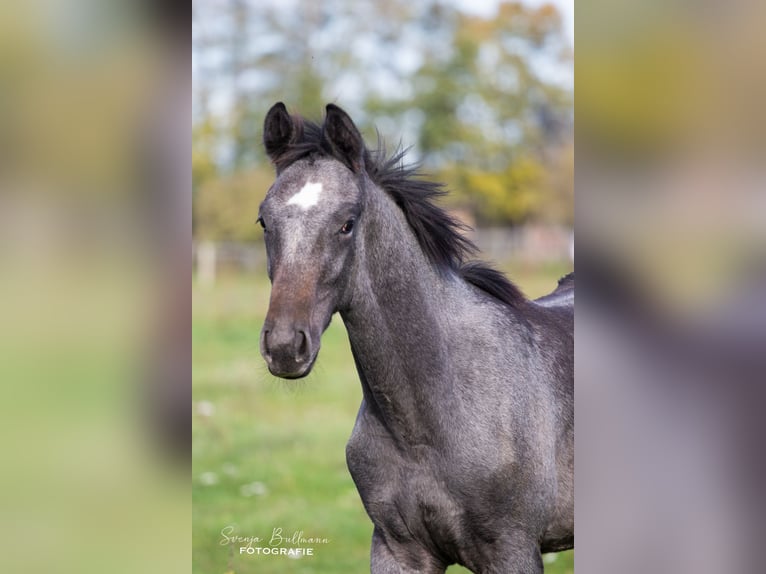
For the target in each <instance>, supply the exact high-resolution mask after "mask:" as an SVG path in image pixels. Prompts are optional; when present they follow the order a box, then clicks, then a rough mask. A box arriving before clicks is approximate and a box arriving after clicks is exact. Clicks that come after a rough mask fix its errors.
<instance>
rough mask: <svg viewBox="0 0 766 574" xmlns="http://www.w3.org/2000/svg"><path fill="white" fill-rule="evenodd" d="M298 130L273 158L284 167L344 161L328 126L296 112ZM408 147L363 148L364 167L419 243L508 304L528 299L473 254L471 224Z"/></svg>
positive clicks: (441, 264) (441, 265) (443, 265)
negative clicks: (456, 213)
mask: <svg viewBox="0 0 766 574" xmlns="http://www.w3.org/2000/svg"><path fill="white" fill-rule="evenodd" d="M292 119H293V125H294V127H295V134H294V136H293V139H292V141H291V142H290V144H289V145H288V147H287V149H286V150H285V151H284V152H283V153H282V154H281V155H280V156H279V157H278V158H277V159H276V160H275V162H274V163H275V165H276V168H277V171H278V172H279V171H282V170H284V169H286V168H287V167H289V166H290V165H292V164H293V163H295V162H296V161H298V160H301V159H308V158H321V157H331V158H334V159H337V160H338V161H340V162H342V163H344V164H346V165H347V166H348V167H349V168H351V169H353V166H351V165H349V164H348V160H347V158H346V156H345V155H344V154H342V153H340V152H339V150H337V149H336V148H335V147H334V146H333V145H332V144H331V143H330V141H329V139H328V138H327V137H326V136H325V130H324V126H320V125H319V124H316V123H314V122H311V121H308V120H304V119H303V118H301V117H299V116H295V115H293V116H292ZM405 153H406V150H400V151H398V152H396V153H394V154H393V155H392V156H390V157H386V152H385V148H384V146H383V145H380V144H379V146H378V149H376V150H369V149H365V150H364V154H363V156H364V168H365V171H366V172H367V175H368V176H369V177H370V179H371V180H372V181H373V182H374V183H375V184H377V185H378V186H380V187H381V188H382V189H383V190H385V191H386V193H388V195H389V196H390V197H391V198H392V199H393V200H394V201H395V202H396V204H397V205H398V206H399V208H400V209H401V210H402V211H403V212H404V215H405V217H406V218H407V222H408V223H409V225H410V227H411V228H412V231H413V232H414V233H415V237H416V238H417V240H418V243H419V244H420V248H421V249H422V250H423V253H424V254H425V255H426V257H427V258H428V259H429V260H430V261H431V262H432V263H433V264H434V265H436V266H437V268H438V269H440V270H448V271H453V272H455V273H457V274H458V275H459V276H460V277H462V278H463V279H464V280H465V281H467V282H468V283H471V284H472V285H474V286H476V287H478V288H479V289H481V290H483V291H485V292H486V293H488V294H489V295H491V296H492V297H494V298H496V299H499V300H500V301H502V302H503V303H505V304H507V305H510V306H514V307H515V306H518V305H520V304H522V303H523V302H525V301H526V298H525V297H524V295H523V294H522V293H521V291H520V290H519V289H518V287H516V285H514V284H513V283H511V281H509V280H508V278H507V277H505V275H503V274H502V273H501V272H500V271H497V270H496V269H493V268H492V267H491V266H489V265H488V264H487V263H484V262H482V261H476V260H471V259H470V258H471V256H472V255H473V254H475V253H476V252H478V248H477V247H476V245H475V244H474V243H473V242H472V241H471V240H470V239H468V238H467V237H466V236H465V235H464V234H463V232H465V231H467V230H469V229H470V228H469V227H467V226H466V225H464V224H463V223H461V222H460V221H458V220H457V219H456V218H454V217H453V216H451V215H450V214H448V213H447V212H446V211H445V210H444V209H442V208H441V207H439V206H438V205H437V204H436V203H435V201H436V200H438V199H439V198H440V197H441V196H443V195H445V194H446V193H447V191H446V190H445V188H444V186H443V184H441V183H437V182H431V181H427V180H424V179H422V178H421V175H422V174H421V172H420V170H419V167H418V166H417V165H407V164H405V163H404V162H403V158H404V155H405Z"/></svg>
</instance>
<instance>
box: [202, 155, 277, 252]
mask: <svg viewBox="0 0 766 574" xmlns="http://www.w3.org/2000/svg"><path fill="white" fill-rule="evenodd" d="M273 179H274V176H273V174H272V172H271V170H269V169H263V168H259V169H253V170H249V171H240V172H237V173H235V174H231V175H228V176H224V177H222V178H217V179H212V180H209V181H206V182H205V183H204V184H203V185H201V186H200V188H199V190H198V191H197V193H196V194H195V201H194V206H193V211H194V219H195V221H196V223H197V227H196V230H195V237H196V238H197V239H212V240H219V241H260V240H261V239H262V237H263V232H262V230H261V228H260V227H259V226H258V225H257V224H256V222H255V221H256V219H257V218H258V207H259V206H260V204H261V201H263V198H264V196H265V195H266V191H267V190H268V188H269V185H271V183H272V181H273Z"/></svg>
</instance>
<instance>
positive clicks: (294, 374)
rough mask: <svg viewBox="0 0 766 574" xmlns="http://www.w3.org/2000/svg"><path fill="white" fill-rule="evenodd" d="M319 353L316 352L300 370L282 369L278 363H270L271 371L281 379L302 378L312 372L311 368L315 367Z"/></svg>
mask: <svg viewBox="0 0 766 574" xmlns="http://www.w3.org/2000/svg"><path fill="white" fill-rule="evenodd" d="M318 355H319V353H317V354H315V355H314V356H313V357H312V359H311V360H310V361H309V362H308V363H307V364H306V365H305V366H304V367H302V368H299V369H298V370H293V371H288V370H280V369H279V368H278V367H277V366H276V365H269V372H270V373H271V374H272V375H274V376H275V377H279V378H280V379H289V380H294V379H302V378H303V377H307V376H308V375H309V374H311V370H312V369H313V368H314V363H316V360H317V356H318Z"/></svg>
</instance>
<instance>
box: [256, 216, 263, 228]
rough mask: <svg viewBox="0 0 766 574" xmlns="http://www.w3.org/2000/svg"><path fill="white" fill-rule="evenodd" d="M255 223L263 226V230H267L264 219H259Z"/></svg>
mask: <svg viewBox="0 0 766 574" xmlns="http://www.w3.org/2000/svg"><path fill="white" fill-rule="evenodd" d="M255 222H256V223H257V224H258V225H260V226H261V228H263V229H266V224H265V223H264V222H263V217H259V218H258V219H256V220H255Z"/></svg>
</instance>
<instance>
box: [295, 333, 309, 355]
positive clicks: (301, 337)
mask: <svg viewBox="0 0 766 574" xmlns="http://www.w3.org/2000/svg"><path fill="white" fill-rule="evenodd" d="M296 342H297V343H298V344H297V345H296V349H297V350H298V351H297V353H296V355H295V360H296V361H298V362H299V363H300V362H301V361H304V360H305V359H306V358H307V357H308V354H309V338H308V336H307V335H306V331H303V330H299V331H298V333H297V334H296Z"/></svg>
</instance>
